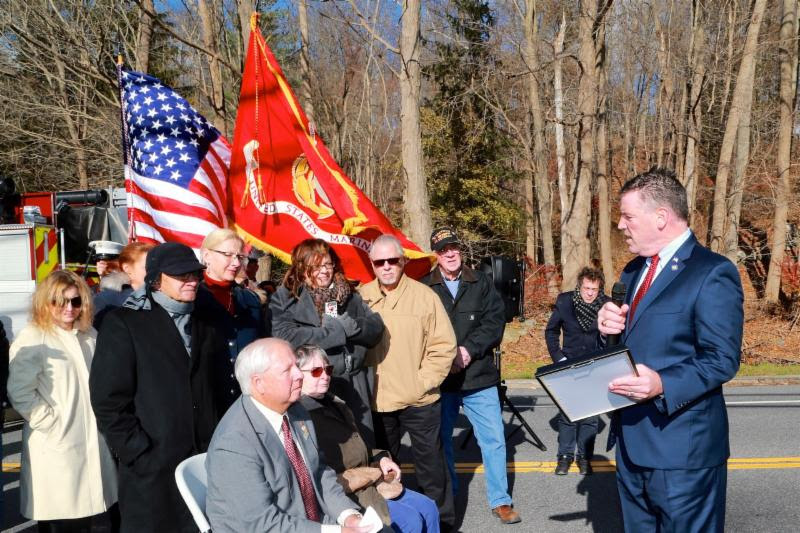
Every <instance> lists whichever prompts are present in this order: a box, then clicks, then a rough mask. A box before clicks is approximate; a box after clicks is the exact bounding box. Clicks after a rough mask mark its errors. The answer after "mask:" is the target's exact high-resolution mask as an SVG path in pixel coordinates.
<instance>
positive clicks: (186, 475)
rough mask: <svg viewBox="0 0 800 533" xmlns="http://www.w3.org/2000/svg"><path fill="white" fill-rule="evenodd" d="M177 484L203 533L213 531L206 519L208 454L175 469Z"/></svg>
mask: <svg viewBox="0 0 800 533" xmlns="http://www.w3.org/2000/svg"><path fill="white" fill-rule="evenodd" d="M175 483H177V484H178V491H179V492H180V493H181V496H182V497H183V501H184V502H186V506H187V507H188V508H189V511H190V512H191V513H192V518H194V523H195V524H197V527H198V528H199V529H200V532H201V533H208V532H209V531H211V524H209V523H208V518H206V488H207V487H208V476H207V474H206V454H204V453H201V454H199V455H195V456H193V457H189V458H188V459H185V460H183V461H181V464H179V465H178V468H176V469H175Z"/></svg>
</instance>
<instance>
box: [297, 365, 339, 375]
mask: <svg viewBox="0 0 800 533" xmlns="http://www.w3.org/2000/svg"><path fill="white" fill-rule="evenodd" d="M323 371H325V373H326V374H328V375H329V376H330V375H331V374H333V365H325V366H315V367H314V368H307V369H305V370H303V372H308V373H309V374H311V377H312V378H318V377H320V376H321V375H322V372H323Z"/></svg>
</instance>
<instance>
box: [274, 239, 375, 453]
mask: <svg viewBox="0 0 800 533" xmlns="http://www.w3.org/2000/svg"><path fill="white" fill-rule="evenodd" d="M269 307H270V310H271V311H272V334H273V335H274V336H275V337H279V338H281V339H284V340H286V341H288V342H289V343H290V344H291V345H292V348H295V349H297V347H299V346H302V345H303V344H316V345H319V346H320V347H321V348H322V349H323V350H325V351H327V353H328V356H329V357H330V359H331V361H332V363H333V378H332V381H331V390H332V391H333V393H334V394H336V395H337V396H338V397H339V398H341V399H342V400H344V402H345V403H346V404H347V406H348V407H349V408H350V409H351V410H352V411H353V414H354V415H355V419H356V424H358V430H359V432H360V433H361V435H362V437H363V438H364V440H365V441H366V442H367V444H368V445H370V446H374V444H375V430H374V425H373V422H372V411H371V401H372V383H373V377H372V369H368V368H365V367H364V358H365V357H366V353H367V349H368V348H371V347H372V346H374V345H375V344H376V343H377V342H378V341H379V340H380V338H381V335H382V333H383V321H382V320H381V317H380V316H379V315H378V314H376V313H373V312H372V311H371V310H370V309H369V308H368V307H367V306H366V304H365V303H364V300H362V299H361V295H359V294H358V293H357V292H355V291H353V290H352V288H351V287H350V284H349V283H348V281H347V279H346V278H345V276H344V273H343V272H342V267H341V263H340V262H339V257H338V256H337V255H336V252H334V251H333V250H332V249H331V247H330V246H329V245H328V243H326V242H325V241H323V240H320V239H306V240H304V241H303V242H301V243H300V244H298V245H297V246H296V247H295V248H294V250H292V266H291V268H289V270H288V272H286V275H285V276H284V278H283V284H282V285H281V286H280V288H278V290H277V291H276V292H275V294H274V295H273V296H272V298H271V299H270V304H269Z"/></svg>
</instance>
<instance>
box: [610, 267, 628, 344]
mask: <svg viewBox="0 0 800 533" xmlns="http://www.w3.org/2000/svg"><path fill="white" fill-rule="evenodd" d="M627 292H628V288H627V287H626V286H625V284H624V283H622V282H621V281H618V282H616V283H615V284H614V286H613V287H612V288H611V302H612V303H613V304H614V305H616V306H617V307H622V304H623V303H624V302H625V293H627ZM619 338H620V333H613V334H611V335H609V336H608V337H607V338H606V346H616V345H617V344H619Z"/></svg>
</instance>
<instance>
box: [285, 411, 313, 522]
mask: <svg viewBox="0 0 800 533" xmlns="http://www.w3.org/2000/svg"><path fill="white" fill-rule="evenodd" d="M281 431H282V432H283V447H284V448H286V455H288V456H289V462H290V463H291V464H292V470H294V475H295V476H296V477H297V481H298V482H299V483H300V494H301V495H302V496H303V507H305V509H306V518H308V519H309V520H311V521H313V522H321V520H320V516H319V506H318V505H317V497H316V495H315V494H314V485H313V484H312V483H311V476H309V475H308V468H306V464H305V463H304V462H303V458H302V457H301V456H300V451H299V450H298V449H297V445H296V444H295V443H294V439H293V438H292V431H291V429H289V419H288V418H287V417H286V415H283V424H281Z"/></svg>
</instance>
